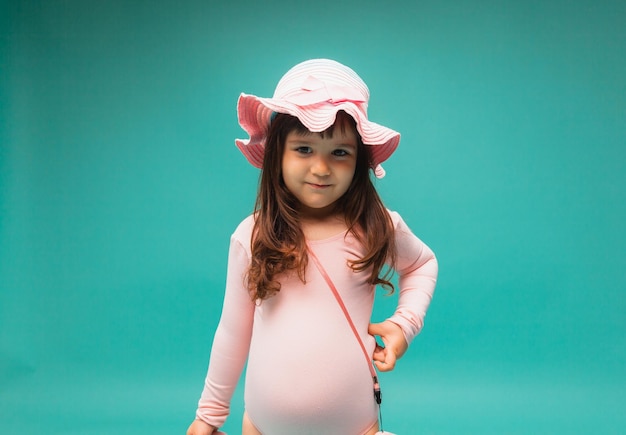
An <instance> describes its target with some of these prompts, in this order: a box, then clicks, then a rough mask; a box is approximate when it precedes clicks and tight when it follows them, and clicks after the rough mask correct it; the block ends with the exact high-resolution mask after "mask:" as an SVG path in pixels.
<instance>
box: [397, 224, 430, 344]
mask: <svg viewBox="0 0 626 435" xmlns="http://www.w3.org/2000/svg"><path fill="white" fill-rule="evenodd" d="M390 213H391V216H392V220H393V221H394V223H395V233H396V249H397V263H396V272H397V273H398V276H399V279H398V286H399V288H400V295H399V297H398V307H397V308H396V311H395V313H394V314H393V316H391V317H390V318H389V320H391V321H392V322H394V323H396V324H397V325H399V326H400V327H401V328H402V331H403V332H404V337H405V338H406V341H407V343H409V344H410V343H411V341H413V339H414V338H415V336H416V335H417V334H419V332H420V331H421V329H422V327H423V326H424V317H425V316H426V311H427V310H428V306H429V305H430V301H431V300H432V297H433V293H434V291H435V284H436V282H437V273H438V265H437V259H436V258H435V254H434V253H433V251H432V250H431V249H430V248H429V247H428V246H426V244H425V243H424V242H422V241H421V240H420V239H419V238H417V237H416V236H415V235H414V234H413V233H412V232H411V230H410V229H409V228H408V226H407V225H406V223H404V221H403V220H402V218H401V217H400V215H398V213H395V212H390Z"/></svg>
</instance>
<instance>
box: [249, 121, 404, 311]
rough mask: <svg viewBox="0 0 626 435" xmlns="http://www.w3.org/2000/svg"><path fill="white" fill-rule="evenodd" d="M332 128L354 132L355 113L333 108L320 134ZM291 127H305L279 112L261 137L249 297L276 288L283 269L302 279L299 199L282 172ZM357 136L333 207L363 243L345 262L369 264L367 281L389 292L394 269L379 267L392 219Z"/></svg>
mask: <svg viewBox="0 0 626 435" xmlns="http://www.w3.org/2000/svg"><path fill="white" fill-rule="evenodd" d="M335 128H342V129H344V128H352V129H354V131H355V132H356V124H355V121H354V119H353V118H352V117H351V116H349V115H348V114H346V113H345V112H343V111H340V112H338V113H337V120H336V122H335V124H334V125H332V126H331V127H330V128H329V129H328V130H326V131H324V132H322V133H319V134H321V135H322V137H324V136H325V135H328V136H329V137H332V134H333V132H334V129H335ZM292 131H297V132H298V133H307V132H309V130H307V128H306V127H305V126H304V125H303V124H302V123H301V122H300V121H299V120H298V118H296V117H294V116H291V115H287V114H282V113H278V114H276V115H275V118H274V119H273V120H272V123H271V125H270V128H269V131H268V135H267V140H266V143H265V154H264V156H263V169H262V171H261V176H260V181H259V190H258V194H257V199H256V205H255V220H254V228H253V232H252V246H251V249H252V261H251V263H250V267H249V269H248V275H247V285H248V290H249V291H250V296H251V298H252V299H253V300H257V299H261V300H263V299H267V298H269V297H271V296H272V295H274V294H275V293H277V292H279V291H280V287H281V286H280V281H279V280H278V279H277V277H278V276H279V275H280V274H282V273H284V272H287V271H290V270H295V271H296V272H297V274H298V277H299V278H300V279H301V280H302V282H305V273H304V271H305V269H306V266H307V264H308V256H307V247H306V240H305V238H304V233H303V232H302V229H301V228H300V224H299V218H298V201H297V199H296V198H295V197H294V195H293V194H292V193H291V192H289V190H288V189H287V187H286V186H285V183H284V181H283V175H282V157H283V152H284V149H285V140H286V138H287V135H288V134H289V133H290V132H292ZM357 139H358V140H357V142H358V145H357V158H356V169H355V172H354V177H353V178H352V183H351V184H350V187H349V188H348V190H347V191H346V193H345V194H344V195H343V196H342V197H341V198H340V199H339V200H337V209H338V210H340V211H341V212H342V213H343V215H344V218H345V221H346V225H347V226H348V231H349V232H350V233H352V234H353V235H354V237H356V239H357V240H358V241H359V242H360V243H362V244H363V246H364V248H365V255H364V256H363V258H360V259H358V260H355V261H351V262H350V267H351V268H352V269H353V270H354V271H355V272H361V271H364V270H368V269H369V270H371V274H370V277H369V279H368V282H369V283H370V284H372V285H378V284H380V285H382V286H383V287H385V288H387V289H388V290H389V292H393V290H394V286H393V284H392V283H391V281H390V279H391V275H392V273H393V270H392V269H391V268H390V269H387V270H385V271H384V270H383V269H385V263H387V262H388V263H389V264H390V265H391V266H393V265H394V264H395V259H396V250H395V243H394V240H395V239H394V228H393V223H392V221H391V218H390V216H389V213H388V212H387V210H386V208H385V206H384V205H383V203H382V200H381V199H380V197H379V196H378V193H377V192H376V189H375V187H374V185H373V184H372V180H371V179H370V174H369V167H370V157H369V153H368V151H367V149H366V147H365V145H363V142H362V141H361V138H360V136H359V135H358V133H357Z"/></svg>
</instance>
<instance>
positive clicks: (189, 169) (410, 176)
mask: <svg viewBox="0 0 626 435" xmlns="http://www.w3.org/2000/svg"><path fill="white" fill-rule="evenodd" d="M624 23H626V3H625V2H623V1H601V0H600V1H594V0H589V1H565V0H563V1H558V0H544V1H539V0H528V1H476V2H467V1H461V0H456V1H455V0H450V1H446V0H444V1H435V0H428V1H408V0H404V1H389V2H382V1H366V0H355V1H341V0H318V1H306V2H304V1H302V2H301V1H271V2H261V1H246V2H241V1H239V2H238V1H232V2H230V1H229V2H227V1H221V2H214V1H173V0H172V1H167V0H163V1H122V0H112V1H105V2H89V1H80V0H65V1H61V0H50V1H34V0H22V1H11V2H8V1H5V2H2V4H1V9H0V26H1V27H0V31H1V33H0V433H2V434H3V435H5V434H6V435H13V434H38V433H46V434H81V435H82V434H98V435H100V434H116V435H125V434H134V435H136V434H152V435H157V434H163V435H165V434H177V433H179V434H180V433H184V431H185V430H186V427H187V426H188V424H189V423H190V422H191V421H192V419H193V418H194V412H195V406H196V402H197V399H198V397H199V394H200V392H201V390H202V387H203V381H204V375H205V371H206V364H207V361H208V358H209V353H210V345H211V340H212V337H213V332H214V330H215V327H216V325H217V322H218V320H219V316H220V309H221V303H222V298H223V287H224V281H225V271H226V255H227V249H228V243H229V236H230V234H231V232H232V231H233V230H234V228H235V227H236V225H237V224H238V223H239V221H240V220H241V219H243V218H244V217H245V216H246V215H247V214H249V213H250V212H251V210H252V207H253V202H254V197H255V192H256V183H257V178H258V171H257V170H256V169H254V168H252V167H251V166H249V165H248V164H247V162H246V161H245V159H244V158H243V157H242V156H241V155H240V153H239V151H238V150H237V149H236V147H235V145H234V139H235V138H244V137H246V135H245V133H244V132H243V130H241V129H240V127H239V126H238V124H237V118H236V101H237V97H238V95H239V93H240V92H247V93H253V94H256V95H261V96H270V95H271V94H272V92H273V90H274V87H275V85H276V82H277V81H278V79H279V78H280V76H281V75H282V74H283V73H284V72H285V71H286V70H287V69H288V68H289V67H291V66H292V65H294V64H295V63H297V62H300V61H302V60H305V59H308V58H312V57H329V58H333V59H336V60H339V61H341V62H343V63H346V64H347V65H349V66H351V67H352V68H354V69H355V70H356V71H358V72H359V73H360V75H361V76H362V77H363V79H364V80H365V81H366V82H367V83H368V85H369V87H370V90H371V92H372V98H371V101H370V117H371V119H373V120H375V121H376V122H379V123H382V124H384V125H388V126H390V127H392V128H394V129H396V130H398V131H400V132H401V133H402V141H401V144H400V148H399V149H398V151H397V152H396V153H395V154H394V155H393V156H392V158H391V159H390V160H389V161H388V162H387V163H386V165H385V168H386V170H387V177H386V178H384V179H382V180H379V181H377V182H376V185H377V187H378V189H379V191H380V193H381V195H382V196H383V198H384V200H385V202H386V204H387V206H388V207H389V208H391V209H394V210H397V211H399V212H400V213H401V214H402V216H403V217H404V219H405V220H406V221H407V223H408V224H409V225H410V226H411V228H412V229H413V230H414V232H415V233H416V234H418V235H419V236H420V237H421V238H422V239H423V240H424V241H425V242H427V243H428V244H429V245H430V246H431V247H432V248H433V249H434V251H435V252H436V253H437V255H438V258H439V262H440V268H441V271H440V281H439V285H438V287H437V292H436V295H435V298H434V300H433V303H432V305H431V309H430V311H429V314H428V317H427V323H426V327H425V329H424V331H423V332H422V334H421V335H420V336H419V337H418V338H417V339H416V341H415V342H414V344H413V346H412V347H411V349H410V350H409V352H408V354H407V355H406V356H405V357H404V358H403V359H402V360H401V361H400V363H399V365H398V367H397V369H396V370H395V371H393V372H391V373H388V374H384V375H383V376H382V383H383V389H384V393H385V399H386V400H385V402H384V411H383V412H384V419H385V426H386V428H387V429H388V430H390V431H393V432H396V433H399V434H401V435H411V434H557V433H569V434H623V433H626V413H625V412H624V403H626V334H625V333H626V314H625V313H626V298H625V294H624V291H625V290H626V272H625V270H626V254H625V248H624V246H625V244H626V230H625V222H626V167H625V162H626V149H625V146H626V79H625V77H626V26H625V25H624ZM394 303H395V300H394V298H393V297H391V298H385V297H384V296H383V292H382V291H381V292H380V294H379V296H378V298H377V302H376V307H375V312H374V318H375V319H377V320H380V319H382V318H384V317H385V316H388V315H389V314H390V312H391V310H393V306H394ZM320 358H323V355H320ZM274 375H275V376H280V373H276V374H274ZM294 394H297V392H294ZM242 412H243V399H242V390H241V388H239V389H238V390H237V393H236V396H235V398H234V403H233V409H232V418H231V419H229V420H228V422H227V424H226V426H225V430H226V431H227V432H229V433H230V434H231V435H233V434H237V433H239V432H240V429H239V427H240V426H239V425H240V418H241V415H242Z"/></svg>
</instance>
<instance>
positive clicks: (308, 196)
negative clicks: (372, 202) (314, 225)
mask: <svg viewBox="0 0 626 435" xmlns="http://www.w3.org/2000/svg"><path fill="white" fill-rule="evenodd" d="M330 136H331V135H329V134H325V135H324V137H322V136H321V135H320V134H317V133H299V132H297V131H292V132H291V133H289V134H288V135H287V137H286V139H285V150H284V153H283V159H282V172H283V181H284V182H285V185H286V187H287V189H289V191H290V192H291V193H292V194H293V195H294V196H295V197H296V198H297V199H298V201H299V202H300V213H301V214H302V215H303V216H304V217H306V216H309V217H324V216H326V215H329V214H331V213H332V212H333V211H334V205H335V202H336V201H337V200H338V199H339V198H341V197H342V196H343V194H344V193H346V191H347V190H348V188H349V187H350V183H351V182H352V178H353V176H354V171H355V168H356V155H357V135H356V131H354V127H352V126H350V125H347V124H346V125H345V126H344V128H340V126H337V127H336V128H335V129H334V131H333V134H332V137H330Z"/></svg>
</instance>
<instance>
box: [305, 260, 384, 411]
mask: <svg viewBox="0 0 626 435" xmlns="http://www.w3.org/2000/svg"><path fill="white" fill-rule="evenodd" d="M308 252H309V257H310V258H311V260H313V263H314V264H315V266H316V267H317V269H318V270H319V271H320V273H321V274H322V277H323V278H324V280H325V281H326V284H328V287H330V290H331V291H332V292H333V295H334V296H335V299H336V300H337V303H338V304H339V306H340V307H341V310H342V311H343V314H344V316H345V317H346V320H347V321H348V325H350V329H352V333H353V334H354V336H355V337H356V339H357V341H358V342H359V345H360V346H361V350H362V351H363V356H364V357H365V362H366V363H367V367H368V368H369V370H370V374H371V375H372V379H373V381H374V397H375V398H376V403H378V404H379V405H380V403H381V402H382V395H381V392H380V384H379V383H378V376H376V370H375V369H374V365H373V364H372V360H371V358H370V356H369V355H368V354H367V350H366V349H365V345H364V344H363V340H361V337H360V336H359V333H358V332H357V330H356V327H355V326H354V322H352V318H351V317H350V313H348V309H347V308H346V305H345V304H344V303H343V299H341V295H340V294H339V292H338V291H337V287H335V284H334V283H333V281H332V280H331V279H330V276H328V273H326V269H324V267H323V266H322V263H321V262H320V260H319V258H317V255H315V253H314V252H313V250H312V249H310V248H309V250H308Z"/></svg>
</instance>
